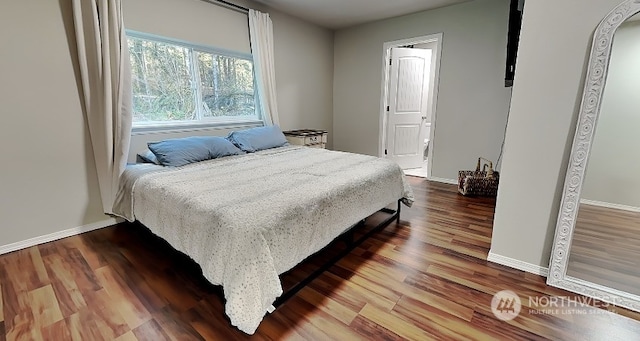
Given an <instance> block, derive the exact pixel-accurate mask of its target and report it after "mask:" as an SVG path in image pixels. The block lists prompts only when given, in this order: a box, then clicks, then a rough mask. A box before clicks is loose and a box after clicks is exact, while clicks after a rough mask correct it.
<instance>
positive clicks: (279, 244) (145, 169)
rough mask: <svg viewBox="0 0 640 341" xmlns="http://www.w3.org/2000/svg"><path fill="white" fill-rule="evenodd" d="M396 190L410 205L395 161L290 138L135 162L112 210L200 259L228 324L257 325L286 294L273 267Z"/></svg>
mask: <svg viewBox="0 0 640 341" xmlns="http://www.w3.org/2000/svg"><path fill="white" fill-rule="evenodd" d="M398 199H402V200H403V202H404V203H405V204H407V205H411V203H412V202H413V193H412V192H411V188H410V187H409V185H408V184H407V182H406V181H405V178H404V174H403V172H402V170H401V169H400V168H399V167H398V165H397V164H395V163H394V162H392V161H389V160H385V159H380V158H376V157H372V156H366V155H359V154H351V153H343V152H336V151H328V150H324V149H312V148H305V147H297V146H288V147H282V148H276V149H270V150H266V151H262V152H258V153H253V154H247V155H239V156H231V157H225V158H220V159H215V160H210V161H204V162H199V163H195V164H191V165H187V166H184V167H179V168H168V167H157V166H148V165H147V166H143V165H140V166H138V165H136V166H132V167H130V168H129V169H127V170H126V171H125V174H124V175H123V178H122V181H121V188H120V191H119V193H118V199H117V201H116V204H115V206H114V210H115V212H116V213H117V214H119V215H121V216H122V217H124V218H126V219H128V220H129V221H133V220H139V221H140V222H142V223H143V224H144V225H145V226H147V227H148V228H149V229H150V230H151V231H152V232H153V233H155V234H156V235H158V236H160V237H162V238H163V239H165V240H166V241H167V242H169V244H171V245H172V246H173V247H174V248H176V249H177V250H180V251H182V252H184V253H185V254H187V255H189V256H190V257H191V258H193V259H194V260H195V261H196V262H197V263H198V264H200V266H201V267H202V271H203V274H204V276H205V277H206V278H207V279H208V280H209V281H211V283H213V284H217V285H222V286H223V289H224V295H225V298H226V306H225V310H226V314H227V315H228V316H229V318H230V320H231V323H232V324H233V325H234V326H236V327H238V328H239V329H240V330H242V331H244V332H245V333H248V334H253V333H254V332H255V330H256V328H257V327H258V325H259V324H260V321H262V319H263V317H264V315H265V313H266V312H268V311H271V309H272V304H273V302H274V300H275V299H276V298H277V297H278V296H280V295H281V294H282V287H281V284H280V279H279V277H278V275H279V274H281V273H283V272H285V271H287V270H289V269H291V268H292V267H294V266H295V265H296V264H298V263H299V262H301V261H302V260H304V259H305V258H306V257H307V256H309V255H311V254H313V253H314V252H316V251H318V250H320V249H321V248H322V247H324V246H325V245H327V244H328V243H329V242H331V241H332V240H333V239H335V238H336V237H337V236H338V235H340V234H341V233H342V232H344V231H345V230H346V229H348V228H349V227H350V226H352V225H353V224H355V223H357V222H358V221H360V220H362V219H364V218H366V217H368V216H369V215H371V214H373V213H374V212H376V211H377V210H379V209H380V208H382V207H385V206H386V205H388V204H390V203H393V202H395V201H396V200H398Z"/></svg>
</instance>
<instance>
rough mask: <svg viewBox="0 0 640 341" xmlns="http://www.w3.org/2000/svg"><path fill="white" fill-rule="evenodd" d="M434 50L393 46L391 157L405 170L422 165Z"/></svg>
mask: <svg viewBox="0 0 640 341" xmlns="http://www.w3.org/2000/svg"><path fill="white" fill-rule="evenodd" d="M430 70H431V50H427V49H410V48H393V49H391V67H390V77H389V88H388V89H389V99H388V103H389V106H388V107H387V108H388V110H387V115H388V116H387V150H386V153H387V157H388V158H390V159H392V160H395V161H396V162H397V163H398V164H399V165H400V167H402V169H409V168H420V167H422V162H423V158H424V157H423V155H424V139H425V134H426V129H425V121H426V119H427V108H428V104H429V91H428V90H429V73H430Z"/></svg>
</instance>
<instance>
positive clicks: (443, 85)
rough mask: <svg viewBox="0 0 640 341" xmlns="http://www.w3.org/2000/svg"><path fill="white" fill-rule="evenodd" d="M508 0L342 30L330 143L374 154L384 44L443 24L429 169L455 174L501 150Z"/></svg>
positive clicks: (507, 90) (505, 98)
mask: <svg viewBox="0 0 640 341" xmlns="http://www.w3.org/2000/svg"><path fill="white" fill-rule="evenodd" d="M508 10H509V1H507V0H477V1H472V2H468V3H463V4H460V5H454V6H449V7H445V8H441V9H436V10H432V11H426V12H420V13H416V14H411V15H406V16H402V17H397V18H393V19H388V20H382V21H377V22H374V23H369V24H364V25H360V26H356V27H352V28H347V29H343V30H339V31H337V32H336V35H335V48H334V49H335V51H334V53H335V59H334V63H335V72H334V90H333V95H334V114H333V131H334V135H335V136H334V147H335V149H339V150H345V151H351V152H357V153H364V154H370V155H377V154H378V141H379V137H380V136H379V135H380V134H379V116H380V96H381V92H382V90H381V89H382V87H381V82H382V67H383V56H382V55H383V44H384V43H385V42H388V41H394V40H400V39H404V38H412V37H419V36H425V35H430V34H435V33H439V32H443V34H444V37H443V45H442V59H441V64H440V84H439V89H438V99H437V108H436V117H435V122H434V124H435V129H436V131H435V137H434V140H433V141H432V142H431V143H432V146H433V161H432V162H433V166H432V167H433V168H432V174H433V176H434V177H439V178H445V179H455V178H456V177H457V172H458V170H460V169H469V168H472V167H474V166H475V161H476V160H477V158H478V156H484V157H487V158H489V159H492V160H493V161H494V162H495V161H496V160H497V158H498V154H499V152H500V145H501V143H502V139H503V136H504V129H505V125H506V117H507V112H508V109H509V98H510V93H511V90H510V88H505V87H504V66H505V59H506V46H507V40H506V39H507V24H508Z"/></svg>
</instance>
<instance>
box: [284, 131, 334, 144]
mask: <svg viewBox="0 0 640 341" xmlns="http://www.w3.org/2000/svg"><path fill="white" fill-rule="evenodd" d="M282 133H283V134H284V136H285V137H286V138H287V141H289V143H291V144H296V145H300V146H307V147H312V148H325V147H326V146H327V131H326V130H313V129H298V130H288V131H283V132H282Z"/></svg>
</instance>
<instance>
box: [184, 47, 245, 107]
mask: <svg viewBox="0 0 640 341" xmlns="http://www.w3.org/2000/svg"><path fill="white" fill-rule="evenodd" d="M195 53H196V56H197V59H198V71H199V73H200V87H201V94H202V98H201V99H202V106H203V108H202V116H203V117H219V116H255V102H254V93H253V64H252V63H251V61H249V60H246V59H241V58H235V57H228V56H221V55H216V54H211V53H207V52H195Z"/></svg>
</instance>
